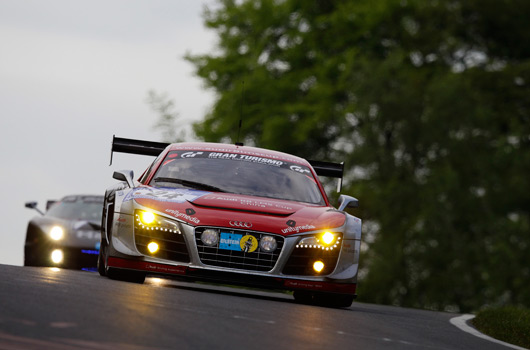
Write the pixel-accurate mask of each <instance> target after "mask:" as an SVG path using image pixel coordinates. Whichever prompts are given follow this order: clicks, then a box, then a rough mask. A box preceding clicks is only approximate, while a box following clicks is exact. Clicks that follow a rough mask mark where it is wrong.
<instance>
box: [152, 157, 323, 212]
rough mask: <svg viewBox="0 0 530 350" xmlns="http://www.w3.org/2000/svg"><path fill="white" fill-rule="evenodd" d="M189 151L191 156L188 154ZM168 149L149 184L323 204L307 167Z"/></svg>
mask: <svg viewBox="0 0 530 350" xmlns="http://www.w3.org/2000/svg"><path fill="white" fill-rule="evenodd" d="M190 153H192V156H191V157H190ZM183 156H184V157H181V152H180V151H173V152H170V153H168V155H167V156H166V158H165V159H164V161H163V162H162V165H161V166H160V167H159V168H158V170H157V172H156V174H155V176H154V177H153V178H152V180H151V182H150V183H149V185H151V186H154V187H179V188H181V187H184V188H195V189H201V190H205V191H214V192H229V193H236V194H244V195H250V196H258V197H267V198H276V199H285V200H292V201H297V202H305V203H313V204H324V203H325V202H324V199H323V198H322V194H321V193H320V190H319V187H318V185H317V183H316V180H315V179H314V177H313V175H312V173H311V171H310V170H309V168H308V167H306V166H303V165H299V164H295V163H290V162H287V161H284V160H276V159H270V158H263V157H255V156H250V155H245V154H236V153H219V152H200V151H199V152H185V153H184V154H183Z"/></svg>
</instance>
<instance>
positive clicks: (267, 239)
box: [259, 236, 278, 253]
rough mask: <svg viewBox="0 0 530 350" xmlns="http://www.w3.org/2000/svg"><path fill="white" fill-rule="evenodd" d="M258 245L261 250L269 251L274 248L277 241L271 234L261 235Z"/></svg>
mask: <svg viewBox="0 0 530 350" xmlns="http://www.w3.org/2000/svg"><path fill="white" fill-rule="evenodd" d="M259 247H260V249H261V250H262V251H264V252H267V253H270V252H273V251H275V250H276V247H278V243H276V238H274V237H272V236H263V237H261V239H260V241H259Z"/></svg>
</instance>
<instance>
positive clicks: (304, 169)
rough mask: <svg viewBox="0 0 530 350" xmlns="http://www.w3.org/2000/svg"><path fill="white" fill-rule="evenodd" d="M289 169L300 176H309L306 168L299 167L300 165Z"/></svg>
mask: <svg viewBox="0 0 530 350" xmlns="http://www.w3.org/2000/svg"><path fill="white" fill-rule="evenodd" d="M289 169H291V170H293V171H296V172H297V173H300V174H311V172H310V171H309V169H308V168H306V167H303V166H300V165H291V166H290V167H289Z"/></svg>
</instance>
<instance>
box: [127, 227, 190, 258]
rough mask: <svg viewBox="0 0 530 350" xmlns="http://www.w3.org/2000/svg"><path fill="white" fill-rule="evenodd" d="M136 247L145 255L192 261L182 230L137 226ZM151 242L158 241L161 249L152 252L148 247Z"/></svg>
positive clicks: (135, 233)
mask: <svg viewBox="0 0 530 350" xmlns="http://www.w3.org/2000/svg"><path fill="white" fill-rule="evenodd" d="M134 239H135V242H136V249H138V251H139V252H140V253H142V254H144V255H148V256H153V257H156V258H160V259H166V260H173V261H179V262H190V256H189V253H188V248H187V247H186V241H185V240H184V235H183V234H182V233H180V232H178V233H177V232H169V231H162V230H149V229H146V228H141V227H139V226H136V227H135V229H134ZM149 242H156V243H158V245H159V247H160V249H159V250H158V251H157V252H156V253H154V254H152V253H150V252H149V250H148V249H147V245H148V244H149Z"/></svg>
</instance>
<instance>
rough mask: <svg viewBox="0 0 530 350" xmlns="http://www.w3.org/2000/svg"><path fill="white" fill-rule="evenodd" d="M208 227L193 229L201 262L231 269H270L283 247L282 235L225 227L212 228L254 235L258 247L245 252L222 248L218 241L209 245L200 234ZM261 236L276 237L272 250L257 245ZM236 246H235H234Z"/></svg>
mask: <svg viewBox="0 0 530 350" xmlns="http://www.w3.org/2000/svg"><path fill="white" fill-rule="evenodd" d="M207 228H208V227H198V228H197V229H195V241H196V243H197V250H198V253H199V258H200V259H201V262H202V263H203V264H206V265H212V266H220V267H229V268H233V269H240V270H249V271H270V270H272V269H273V268H274V265H275V264H276V261H277V260H278V256H279V255H280V252H281V251H282V248H283V237H282V236H277V235H271V234H265V233H259V232H251V231H245V230H233V229H228V228H227V229H225V228H214V229H217V230H219V231H220V232H221V234H223V233H224V234H231V235H241V236H242V237H244V236H246V235H251V236H254V238H256V239H257V241H258V248H257V249H256V250H255V251H253V252H245V251H242V250H230V249H222V247H220V243H219V242H218V243H217V244H216V245H215V246H213V247H210V246H207V245H205V244H204V243H203V242H202V240H201V234H202V233H203V232H204V230H205V229H207ZM263 236H273V237H274V238H275V239H276V243H277V247H276V250H274V251H272V252H264V251H262V250H261V248H260V247H259V241H260V240H261V238H262V237H263ZM236 248H237V247H236Z"/></svg>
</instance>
